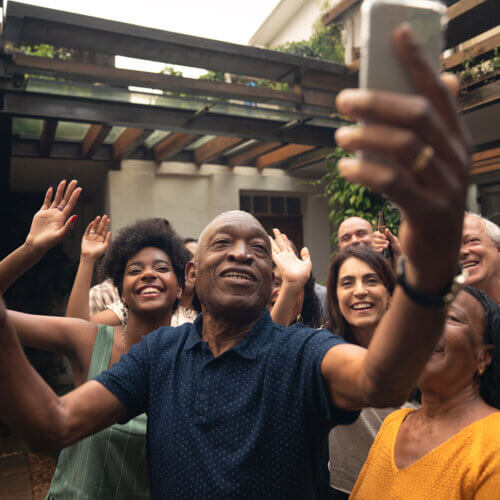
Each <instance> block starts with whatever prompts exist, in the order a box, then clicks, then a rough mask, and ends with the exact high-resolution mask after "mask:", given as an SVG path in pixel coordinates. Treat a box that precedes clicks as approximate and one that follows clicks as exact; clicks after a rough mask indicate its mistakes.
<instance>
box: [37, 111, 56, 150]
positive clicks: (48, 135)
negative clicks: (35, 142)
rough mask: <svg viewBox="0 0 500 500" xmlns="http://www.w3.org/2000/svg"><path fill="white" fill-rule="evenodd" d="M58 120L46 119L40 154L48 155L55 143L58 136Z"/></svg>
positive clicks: (41, 136) (41, 137)
mask: <svg viewBox="0 0 500 500" xmlns="http://www.w3.org/2000/svg"><path fill="white" fill-rule="evenodd" d="M56 130H57V120H55V119H48V120H44V122H43V128H42V133H41V135H40V156H42V157H48V156H50V152H51V151H52V146H53V145H54V139H55V137H56Z"/></svg>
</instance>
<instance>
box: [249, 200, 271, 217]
mask: <svg viewBox="0 0 500 500" xmlns="http://www.w3.org/2000/svg"><path fill="white" fill-rule="evenodd" d="M253 211H254V213H256V214H268V213H269V198H268V197H267V196H254V197H253Z"/></svg>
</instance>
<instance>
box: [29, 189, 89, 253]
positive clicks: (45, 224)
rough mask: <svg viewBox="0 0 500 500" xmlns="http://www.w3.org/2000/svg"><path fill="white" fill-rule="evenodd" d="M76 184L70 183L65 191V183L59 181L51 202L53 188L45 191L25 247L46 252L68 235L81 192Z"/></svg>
mask: <svg viewBox="0 0 500 500" xmlns="http://www.w3.org/2000/svg"><path fill="white" fill-rule="evenodd" d="M77 184H78V183H77V181H75V180H73V181H71V182H70V183H69V184H68V187H67V189H66V191H65V189H64V188H65V186H66V181H65V180H64V181H61V182H60V183H59V186H58V187H57V191H56V194H55V196H54V199H53V200H52V192H53V188H52V187H50V188H49V189H47V193H46V194H45V199H44V202H43V205H42V207H41V208H40V210H39V211H38V212H37V213H36V214H35V215H34V217H33V221H32V223H31V228H30V232H29V233H28V236H27V237H26V244H27V245H29V246H31V247H33V248H34V249H36V250H38V251H40V252H46V251H47V250H49V249H50V248H52V247H53V246H55V245H57V244H58V243H60V242H61V241H62V240H63V238H64V237H65V236H66V235H67V234H68V233H69V231H70V230H71V228H72V227H73V225H74V222H75V220H76V215H73V216H71V217H70V214H71V212H72V211H73V210H74V208H75V205H76V202H77V201H78V198H79V197H80V193H81V191H82V190H81V188H77V187H76V186H77Z"/></svg>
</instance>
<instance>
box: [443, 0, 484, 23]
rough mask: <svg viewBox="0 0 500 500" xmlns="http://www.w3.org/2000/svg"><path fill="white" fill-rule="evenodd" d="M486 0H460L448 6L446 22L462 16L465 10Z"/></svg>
mask: <svg viewBox="0 0 500 500" xmlns="http://www.w3.org/2000/svg"><path fill="white" fill-rule="evenodd" d="M487 1H488V0H460V1H459V2H457V3H454V4H453V5H450V6H449V7H448V12H447V14H448V22H449V21H452V20H453V19H456V18H457V17H460V16H463V15H464V14H465V13H467V11H469V10H472V9H473V8H474V7H477V6H478V5H481V4H482V3H486V2H487Z"/></svg>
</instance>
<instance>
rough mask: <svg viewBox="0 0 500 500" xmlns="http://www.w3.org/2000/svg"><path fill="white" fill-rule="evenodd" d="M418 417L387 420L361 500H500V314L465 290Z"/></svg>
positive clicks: (428, 377)
mask: <svg viewBox="0 0 500 500" xmlns="http://www.w3.org/2000/svg"><path fill="white" fill-rule="evenodd" d="M419 388H420V390H421V391H422V408H421V409H420V410H409V409H403V410H398V411H396V412H394V413H392V414H391V415H390V416H388V417H387V418H386V419H385V420H384V423H383V424H382V427H381V428H380V431H379V433H378V435H377V438H376V439H375V442H374V443H373V446H372V448H371V450H370V453H369V455H368V458H367V460H366V463H365V466H364V467H363V470H362V471H361V474H360V475H359V478H358V481H357V482H356V485H355V487H354V489H353V491H352V494H351V498H355V499H368V498H370V499H372V498H385V499H405V500H408V499H423V498H432V499H433V500H439V499H447V500H448V499H452V498H453V499H461V500H466V499H472V498H474V499H476V500H481V499H484V500H486V499H488V500H491V499H493V498H500V411H498V409H499V408H500V308H499V307H498V305H497V304H496V303H495V302H494V301H493V300H492V299H491V298H490V297H488V296H487V295H486V294H485V293H484V292H481V291H479V290H477V289H473V288H469V287H467V288H466V289H465V290H464V291H462V292H461V293H460V294H459V295H458V296H457V298H456V299H455V301H454V302H453V303H452V304H451V306H450V307H449V310H448V318H447V322H446V326H445V330H444V333H443V336H442V338H441V340H440V342H439V343H438V345H437V346H436V349H435V351H434V354H433V355H432V357H431V358H430V360H429V362H428V363H427V366H426V368H425V370H424V373H423V374H422V376H421V379H420V382H419Z"/></svg>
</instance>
